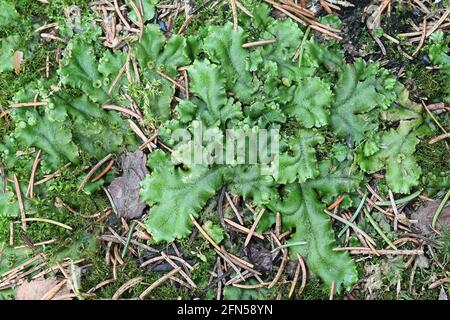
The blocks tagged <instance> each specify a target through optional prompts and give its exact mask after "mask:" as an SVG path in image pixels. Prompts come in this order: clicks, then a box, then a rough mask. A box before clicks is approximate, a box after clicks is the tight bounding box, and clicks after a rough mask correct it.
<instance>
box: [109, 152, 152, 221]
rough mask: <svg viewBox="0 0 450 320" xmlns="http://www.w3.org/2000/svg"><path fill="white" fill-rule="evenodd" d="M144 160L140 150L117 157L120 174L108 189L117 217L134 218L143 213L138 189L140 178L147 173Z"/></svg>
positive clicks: (145, 159)
mask: <svg viewBox="0 0 450 320" xmlns="http://www.w3.org/2000/svg"><path fill="white" fill-rule="evenodd" d="M146 162H147V157H146V155H145V154H144V153H143V152H142V151H141V150H136V151H135V152H133V153H128V154H124V155H122V156H120V157H119V159H118V163H119V167H120V169H121V171H122V176H120V177H118V178H115V179H114V180H113V182H112V183H111V184H110V185H109V186H108V191H109V194H110V195H111V198H112V200H113V202H114V206H115V207H116V210H117V214H118V216H119V217H122V218H125V219H127V220H129V219H136V218H140V217H141V216H142V214H143V213H144V209H145V204H144V203H142V202H141V200H140V199H139V190H140V187H141V184H140V183H141V180H142V179H143V178H144V177H145V175H146V174H148V173H149V171H148V169H147V167H146Z"/></svg>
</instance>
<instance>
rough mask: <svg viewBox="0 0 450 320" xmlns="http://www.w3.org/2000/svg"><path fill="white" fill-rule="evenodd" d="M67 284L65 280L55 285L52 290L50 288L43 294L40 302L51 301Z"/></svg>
mask: <svg viewBox="0 0 450 320" xmlns="http://www.w3.org/2000/svg"><path fill="white" fill-rule="evenodd" d="M66 284H67V279H64V280H62V281H61V282H59V283H58V284H57V285H55V286H54V287H53V288H51V289H50V290H49V291H48V292H47V293H46V294H44V295H43V296H42V298H41V300H52V299H53V298H54V297H55V295H56V294H57V293H58V292H59V291H60V290H61V289H62V287H63V286H64V285H66Z"/></svg>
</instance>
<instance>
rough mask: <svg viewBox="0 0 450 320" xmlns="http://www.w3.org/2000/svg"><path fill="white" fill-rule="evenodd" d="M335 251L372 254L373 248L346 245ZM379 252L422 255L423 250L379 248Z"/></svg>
mask: <svg viewBox="0 0 450 320" xmlns="http://www.w3.org/2000/svg"><path fill="white" fill-rule="evenodd" d="M333 251H350V254H372V250H371V249H370V248H366V247H345V248H334V249H333ZM377 252H378V253H379V254H380V255H421V254H423V250H388V249H379V250H377Z"/></svg>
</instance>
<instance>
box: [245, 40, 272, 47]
mask: <svg viewBox="0 0 450 320" xmlns="http://www.w3.org/2000/svg"><path fill="white" fill-rule="evenodd" d="M274 42H276V40H275V39H269V40H258V41H252V42H247V43H244V44H243V45H242V48H252V47H259V46H265V45H266V44H272V43H274Z"/></svg>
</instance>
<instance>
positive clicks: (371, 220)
mask: <svg viewBox="0 0 450 320" xmlns="http://www.w3.org/2000/svg"><path fill="white" fill-rule="evenodd" d="M364 213H365V215H366V218H367V220H369V222H370V224H371V225H372V226H373V227H374V229H375V230H376V231H377V232H378V234H379V235H380V236H381V237H382V238H383V240H384V241H386V243H387V244H388V245H389V246H390V247H391V248H392V249H394V250H398V249H397V247H396V246H395V244H393V243H392V241H391V240H389V238H388V237H387V236H386V235H385V234H384V232H383V230H381V228H380V227H379V226H378V224H377V223H376V222H375V220H374V219H373V218H372V216H371V215H370V213H369V211H367V210H366V209H364ZM377 251H378V250H377Z"/></svg>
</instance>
